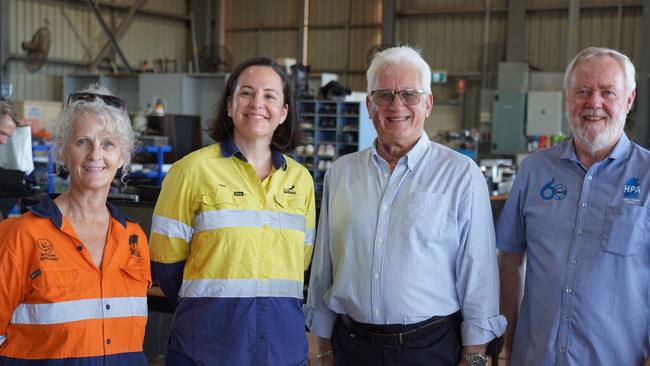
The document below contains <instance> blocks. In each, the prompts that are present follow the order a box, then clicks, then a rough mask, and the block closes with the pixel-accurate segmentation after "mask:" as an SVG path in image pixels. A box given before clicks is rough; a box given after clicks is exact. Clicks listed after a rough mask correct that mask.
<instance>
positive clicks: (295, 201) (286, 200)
mask: <svg viewBox="0 0 650 366" xmlns="http://www.w3.org/2000/svg"><path fill="white" fill-rule="evenodd" d="M275 203H276V204H277V205H278V207H279V208H280V209H281V210H282V211H284V212H287V213H292V214H299V215H304V214H305V212H307V205H306V203H305V196H302V195H298V194H293V195H288V194H283V193H279V194H276V195H275Z"/></svg>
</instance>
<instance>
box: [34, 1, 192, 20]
mask: <svg viewBox="0 0 650 366" xmlns="http://www.w3.org/2000/svg"><path fill="white" fill-rule="evenodd" d="M32 1H34V2H39V3H50V4H51V3H57V4H59V5H60V4H65V6H66V7H67V8H72V7H74V8H85V5H84V2H82V1H79V0H32ZM201 1H203V0H201ZM93 2H95V3H97V7H98V8H99V9H102V10H116V11H119V12H122V13H125V12H127V11H129V6H128V5H121V4H112V3H108V2H105V1H96V0H93ZM136 15H137V16H143V17H149V18H155V19H162V20H168V21H175V22H183V23H185V24H187V23H188V22H189V21H190V18H189V17H188V16H187V15H178V14H173V13H166V12H162V11H155V10H147V9H142V10H140V11H139V12H138V13H137V14H136Z"/></svg>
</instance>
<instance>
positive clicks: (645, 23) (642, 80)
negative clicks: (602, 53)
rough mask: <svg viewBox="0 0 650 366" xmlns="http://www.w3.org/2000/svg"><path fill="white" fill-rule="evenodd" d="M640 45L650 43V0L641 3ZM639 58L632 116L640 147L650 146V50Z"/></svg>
mask: <svg viewBox="0 0 650 366" xmlns="http://www.w3.org/2000/svg"><path fill="white" fill-rule="evenodd" d="M640 28H641V34H640V37H641V42H640V44H641V45H644V44H645V45H647V44H648V43H649V42H650V0H644V1H643V14H642V16H641V27H640ZM640 52H641V56H640V58H639V81H638V83H637V89H636V90H637V95H636V114H635V115H634V135H635V141H636V142H637V143H638V144H639V145H641V146H645V147H648V146H650V136H649V134H648V130H649V129H648V117H649V116H648V104H649V103H650V85H649V84H650V81H649V80H648V74H649V73H650V48H649V47H643V46H641V48H640Z"/></svg>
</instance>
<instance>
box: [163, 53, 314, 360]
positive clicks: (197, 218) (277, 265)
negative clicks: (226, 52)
mask: <svg viewBox="0 0 650 366" xmlns="http://www.w3.org/2000/svg"><path fill="white" fill-rule="evenodd" d="M297 135H298V119H297V113H296V108H295V103H294V100H293V94H292V91H291V88H290V87H289V81H288V78H287V75H286V73H285V72H284V70H283V69H282V67H280V66H279V65H278V64H276V63H275V62H274V61H272V60H270V59H267V58H253V59H250V60H247V61H244V62H243V63H242V64H241V65H239V66H238V67H237V68H236V69H235V70H234V71H233V73H232V74H231V76H230V78H229V80H228V82H227V83H226V88H225V90H224V93H223V96H222V99H221V101H220V102H219V105H218V108H217V111H216V116H215V117H214V118H213V120H212V121H211V126H210V136H211V137H212V138H213V139H214V140H215V141H216V142H217V143H216V144H213V145H211V146H208V147H205V148H203V149H200V150H198V151H195V152H193V153H191V154H189V155H187V156H186V157H184V158H183V159H181V160H180V161H178V162H176V163H175V164H174V165H173V166H172V168H171V169H170V170H169V173H168V174H167V176H166V178H165V180H164V182H163V186H162V191H161V193H160V197H159V198H158V202H157V204H156V208H155V211H154V217H153V222H152V229H151V248H152V260H153V270H154V276H155V279H156V280H157V281H158V283H159V284H160V286H161V288H162V289H163V291H164V292H165V294H166V295H167V297H168V298H169V299H170V301H171V302H172V303H174V304H176V305H177V308H176V313H175V316H174V323H173V325H172V329H171V335H170V339H169V345H168V351H167V357H166V363H167V365H237V366H240V365H253V364H255V365H258V364H259V365H282V366H284V365H303V364H304V363H305V362H306V360H307V340H306V338H305V328H304V317H303V313H302V297H303V273H304V271H305V270H306V269H307V267H308V265H309V261H310V258H311V253H312V245H313V239H314V222H315V208H314V207H315V206H314V187H313V181H312V178H311V176H310V175H309V172H308V171H307V169H305V168H304V167H303V166H302V165H300V164H298V163H297V162H295V161H294V160H293V159H291V158H289V157H288V156H287V155H284V154H282V152H288V151H292V150H293V148H294V147H295V145H296V144H297Z"/></svg>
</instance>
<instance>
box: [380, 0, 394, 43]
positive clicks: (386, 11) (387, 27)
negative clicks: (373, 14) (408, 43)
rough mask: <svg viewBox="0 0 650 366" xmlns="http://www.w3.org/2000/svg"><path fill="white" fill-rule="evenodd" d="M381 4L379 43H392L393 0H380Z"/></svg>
mask: <svg viewBox="0 0 650 366" xmlns="http://www.w3.org/2000/svg"><path fill="white" fill-rule="evenodd" d="M381 5H382V8H381V20H382V23H381V43H382V44H384V45H394V44H395V0H382V2H381Z"/></svg>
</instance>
